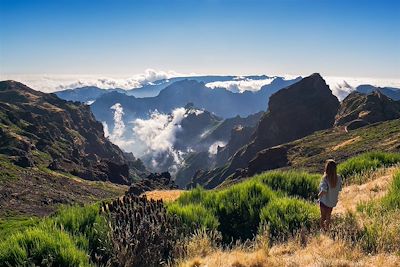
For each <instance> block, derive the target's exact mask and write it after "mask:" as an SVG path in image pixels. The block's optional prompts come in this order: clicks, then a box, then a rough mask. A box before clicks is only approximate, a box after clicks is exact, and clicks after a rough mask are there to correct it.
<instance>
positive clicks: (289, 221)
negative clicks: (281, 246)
mask: <svg viewBox="0 0 400 267" xmlns="http://www.w3.org/2000/svg"><path fill="white" fill-rule="evenodd" d="M260 217H261V222H262V223H263V224H268V225H269V230H270V233H271V235H272V236H273V237H287V236H289V235H291V234H293V233H294V232H295V231H296V230H299V229H300V228H302V227H306V228H310V227H311V226H312V224H313V223H314V222H316V221H317V220H318V218H319V213H318V208H317V206H316V205H312V204H310V203H307V202H306V201H303V200H300V199H295V198H288V197H285V198H276V199H274V200H273V201H272V202H271V203H270V204H268V205H267V206H266V207H264V208H263V209H262V210H261V215H260Z"/></svg>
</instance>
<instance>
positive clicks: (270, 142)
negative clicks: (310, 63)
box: [201, 73, 339, 185]
mask: <svg viewBox="0 0 400 267" xmlns="http://www.w3.org/2000/svg"><path fill="white" fill-rule="evenodd" d="M338 109H339V101H338V99H337V98H336V97H335V96H334V95H333V94H332V92H331V90H330V89H329V86H328V85H327V84H326V83H325V81H324V79H323V78H322V77H321V76H320V75H319V74H317V73H315V74H312V75H311V76H309V77H306V78H304V79H302V80H300V81H299V82H297V83H295V84H293V85H291V86H289V87H287V88H284V89H281V90H279V91H278V92H276V93H275V94H273V95H272V96H271V97H270V99H269V104H268V111H267V112H266V113H265V114H264V115H263V117H261V120H260V122H259V124H258V126H257V128H256V130H255V132H254V133H253V136H252V138H251V141H250V142H249V143H248V144H247V145H246V146H244V147H242V148H241V149H239V150H238V151H237V152H236V153H235V155H234V156H233V157H232V160H231V161H230V163H229V165H228V167H227V168H225V169H224V170H223V171H222V174H221V172H216V171H215V170H212V171H210V172H209V177H208V178H207V175H205V174H203V175H202V176H201V177H202V180H203V181H204V180H206V181H207V184H213V185H215V184H216V183H215V182H214V181H212V180H215V179H218V182H217V184H218V183H220V182H221V181H223V180H224V179H225V178H226V177H228V176H229V175H231V174H233V173H235V171H236V169H239V168H242V169H244V168H247V167H248V165H249V162H250V161H252V160H253V159H254V158H257V152H259V151H261V150H264V149H268V148H271V147H273V146H277V145H280V144H283V143H286V142H290V141H293V140H296V139H299V138H302V137H304V136H307V135H309V134H311V133H313V132H315V131H318V130H323V129H327V128H331V127H332V126H333V124H334V122H335V115H336V114H337V111H338ZM260 156H262V154H261V155H260ZM268 160H269V159H267V158H265V156H262V158H259V159H256V160H255V161H253V165H252V172H257V168H255V166H261V165H263V164H266V165H268V164H269V163H268ZM256 163H257V164H256ZM278 165H281V164H278ZM263 168H264V167H263ZM215 173H218V177H216V176H213V175H214V174H215Z"/></svg>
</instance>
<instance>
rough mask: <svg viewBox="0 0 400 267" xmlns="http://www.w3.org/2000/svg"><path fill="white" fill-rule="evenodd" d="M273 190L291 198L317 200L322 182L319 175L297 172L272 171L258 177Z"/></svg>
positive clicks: (257, 177)
mask: <svg viewBox="0 0 400 267" xmlns="http://www.w3.org/2000/svg"><path fill="white" fill-rule="evenodd" d="M256 179H259V180H260V181H261V182H262V183H264V184H266V185H268V186H269V187H271V188H272V189H273V190H278V191H282V192H284V193H286V194H288V195H290V196H298V197H302V198H305V199H315V198H316V197H317V196H318V186H319V182H320V180H321V175H319V174H309V173H307V172H296V171H270V172H265V173H262V174H260V175H258V176H256Z"/></svg>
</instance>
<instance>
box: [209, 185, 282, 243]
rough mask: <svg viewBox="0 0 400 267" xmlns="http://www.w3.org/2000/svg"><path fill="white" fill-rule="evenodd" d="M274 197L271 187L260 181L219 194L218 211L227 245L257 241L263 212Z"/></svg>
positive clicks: (216, 208)
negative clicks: (238, 240)
mask: <svg viewBox="0 0 400 267" xmlns="http://www.w3.org/2000/svg"><path fill="white" fill-rule="evenodd" d="M274 197H275V193H274V192H273V191H272V190H271V189H270V188H269V187H267V186H266V185H264V184H262V183H260V182H258V181H256V180H249V181H246V182H243V183H240V184H237V185H234V186H232V187H230V188H228V189H226V190H222V191H218V192H217V193H216V202H215V204H214V205H215V206H214V211H215V214H216V216H217V218H218V220H219V223H220V225H219V227H218V230H219V231H221V233H222V236H223V239H224V241H226V242H229V241H231V240H232V239H233V240H237V239H242V240H244V239H251V238H253V237H254V236H255V235H256V234H257V230H258V227H259V223H260V211H261V209H262V208H263V207H264V206H265V205H267V204H268V203H269V202H270V200H272V199H273V198H274Z"/></svg>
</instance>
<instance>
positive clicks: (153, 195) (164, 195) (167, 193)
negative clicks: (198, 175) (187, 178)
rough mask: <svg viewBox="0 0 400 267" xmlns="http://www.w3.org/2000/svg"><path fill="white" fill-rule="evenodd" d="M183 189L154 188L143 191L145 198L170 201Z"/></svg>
mask: <svg viewBox="0 0 400 267" xmlns="http://www.w3.org/2000/svg"><path fill="white" fill-rule="evenodd" d="M182 192H184V190H154V191H149V192H146V193H144V194H143V195H146V197H147V199H148V200H150V199H153V200H160V199H162V200H163V201H164V202H170V201H174V200H176V199H177V198H178V197H179V196H180V195H181V193H182Z"/></svg>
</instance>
